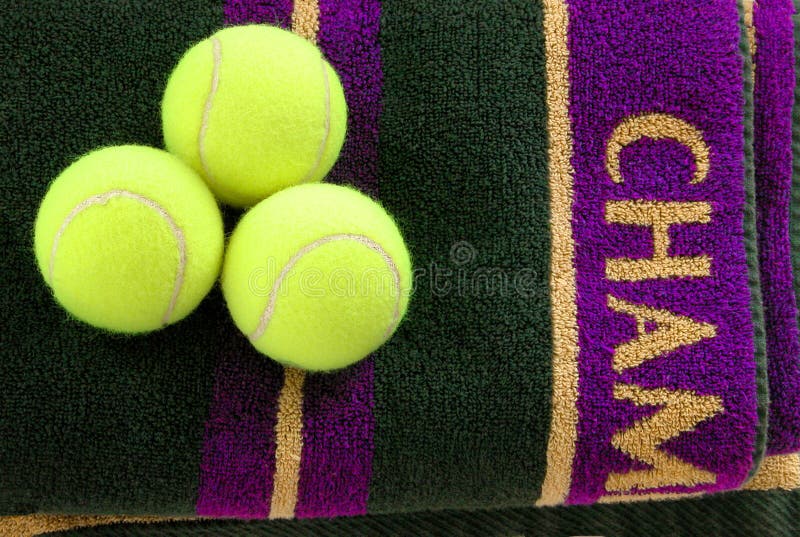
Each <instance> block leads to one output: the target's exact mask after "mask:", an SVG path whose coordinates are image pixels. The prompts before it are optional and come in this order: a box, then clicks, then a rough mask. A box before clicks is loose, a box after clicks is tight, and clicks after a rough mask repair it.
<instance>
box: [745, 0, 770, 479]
mask: <svg viewBox="0 0 800 537" xmlns="http://www.w3.org/2000/svg"><path fill="white" fill-rule="evenodd" d="M738 7H739V26H740V38H739V50H740V51H741V53H742V58H743V60H744V61H743V65H744V96H743V98H744V186H745V195H746V200H745V209H744V247H745V254H746V256H747V268H748V278H747V283H748V284H749V286H750V312H751V316H752V319H753V350H754V352H755V363H756V391H757V397H758V430H757V431H756V441H755V445H754V446H753V465H752V467H751V468H750V473H749V475H748V479H751V478H752V477H753V476H754V475H755V474H756V472H757V471H758V469H759V468H760V467H761V461H762V459H763V458H764V453H765V452H766V449H767V425H768V421H769V382H768V380H767V347H766V345H767V344H766V332H765V330H764V307H763V304H762V301H761V270H760V266H759V263H758V239H757V237H756V187H755V184H756V183H755V168H754V161H753V62H752V52H751V50H750V43H749V40H748V37H747V27H746V25H745V23H744V5H743V3H742V0H738Z"/></svg>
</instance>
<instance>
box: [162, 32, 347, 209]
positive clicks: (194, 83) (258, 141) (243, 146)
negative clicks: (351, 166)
mask: <svg viewBox="0 0 800 537" xmlns="http://www.w3.org/2000/svg"><path fill="white" fill-rule="evenodd" d="M161 113H162V114H161V115H162V122H163V128H164V141H165V143H166V147H167V149H168V150H169V151H170V152H172V153H174V154H175V155H178V156H179V157H181V158H182V159H183V160H184V161H186V162H187V163H188V164H190V165H191V166H192V168H194V169H195V170H197V172H198V173H200V174H201V175H202V176H203V178H204V179H205V180H206V182H207V183H208V185H209V187H210V188H211V190H212V191H213V192H214V194H216V195H217V197H218V198H219V199H220V200H222V201H223V202H225V203H228V204H230V205H234V206H237V207H249V206H251V205H255V204H256V203H258V202H259V201H261V200H262V199H264V198H266V197H267V196H269V195H271V194H273V193H275V192H277V191H278V190H281V189H283V188H286V187H288V186H292V185H295V184H299V183H310V182H317V181H320V180H321V179H322V178H323V177H325V175H326V174H327V173H328V171H329V170H330V169H331V167H332V166H333V164H334V162H335V161H336V158H337V156H338V155H339V150H340V149H341V147H342V143H343V142H344V136H345V129H346V125H347V106H346V105H345V99H344V91H343V90H342V85H341V83H340V81H339V77H338V76H337V75H336V72H335V71H334V70H333V68H332V67H331V66H330V65H329V64H328V62H327V61H326V60H325V58H324V57H323V56H322V54H321V52H320V50H319V49H318V48H317V47H315V46H314V45H312V44H311V43H309V42H308V41H306V40H305V39H303V38H301V37H299V36H297V35H295V34H293V33H291V32H288V31H286V30H282V29H280V28H276V27H274V26H267V25H247V26H234V27H230V28H226V29H224V30H221V31H219V32H217V33H215V34H214V35H212V36H211V37H209V38H208V39H206V40H205V41H201V42H200V43H198V44H197V45H195V46H194V47H192V48H191V49H189V51H188V52H186V54H185V55H184V56H183V58H182V59H181V60H180V62H179V63H178V65H177V67H176V68H175V69H174V71H173V72H172V75H171V76H170V79H169V82H168V83H167V88H166V91H165V92H164V99H163V101H162V107H161Z"/></svg>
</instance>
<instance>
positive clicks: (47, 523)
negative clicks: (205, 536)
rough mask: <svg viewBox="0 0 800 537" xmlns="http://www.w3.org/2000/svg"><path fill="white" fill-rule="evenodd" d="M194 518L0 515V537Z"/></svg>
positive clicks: (18, 536)
mask: <svg viewBox="0 0 800 537" xmlns="http://www.w3.org/2000/svg"><path fill="white" fill-rule="evenodd" d="M181 520H194V518H190V517H185V518H184V517H170V518H162V517H129V516H86V515H41V514H36V515H24V516H7V517H0V537H35V536H37V535H44V534H47V533H53V532H57V531H67V530H72V529H77V528H89V527H92V526H107V525H111V524H139V523H148V524H153V523H156V522H176V521H181Z"/></svg>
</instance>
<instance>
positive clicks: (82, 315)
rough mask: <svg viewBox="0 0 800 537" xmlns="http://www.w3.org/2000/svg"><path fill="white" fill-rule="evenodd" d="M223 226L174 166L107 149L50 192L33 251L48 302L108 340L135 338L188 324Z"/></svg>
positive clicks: (214, 268) (159, 155) (207, 281)
mask: <svg viewBox="0 0 800 537" xmlns="http://www.w3.org/2000/svg"><path fill="white" fill-rule="evenodd" d="M223 240H224V239H223V229H222V217H221V215H220V212H219V208H218V207H217V204H216V201H215V200H214V196H212V195H211V192H209V190H208V188H207V187H206V185H205V184H204V183H203V181H202V179H200V177H198V176H197V174H196V173H194V171H192V170H191V169H190V168H189V167H188V166H186V165H185V164H184V163H183V162H181V161H180V160H179V159H177V158H176V157H174V156H172V155H170V154H169V153H166V152H164V151H159V150H158V149H153V148H150V147H142V146H133V145H129V146H118V147H107V148H104V149H99V150H96V151H93V152H91V153H89V154H87V155H85V156H83V157H82V158H80V159H78V160H77V161H75V162H74V163H73V164H72V165H70V166H69V167H68V168H67V169H66V170H64V171H63V172H62V173H61V175H59V176H58V177H57V178H56V180H55V181H54V182H53V183H52V184H51V185H50V189H49V190H48V191H47V194H46V195H45V197H44V199H43V200H42V204H41V206H40V207H39V214H38V216H37V217H36V224H35V231H34V249H35V252H36V260H37V262H38V265H39V269H40V270H41V272H42V274H43V275H44V279H45V281H46V282H47V284H48V285H49V286H50V287H51V288H52V291H53V293H54V295H55V298H56V300H57V301H58V302H59V303H61V305H62V306H63V307H64V308H65V309H67V310H68V311H69V312H71V313H72V314H73V315H74V316H75V317H77V318H79V319H81V320H83V321H85V322H87V323H89V324H91V325H94V326H96V327H99V328H104V329H106V330H110V331H112V332H126V333H139V332H148V331H151V330H155V329H157V328H160V327H162V326H164V325H166V324H170V323H174V322H175V321H178V320H179V319H182V318H183V317H185V316H186V315H188V314H189V313H190V312H191V311H192V310H193V309H194V308H195V307H196V306H197V305H198V304H199V303H200V301H201V300H202V299H203V297H204V296H205V295H206V294H207V293H208V291H209V289H211V286H212V285H213V284H214V281H215V279H216V277H217V275H218V273H219V268H220V265H221V260H222V248H223Z"/></svg>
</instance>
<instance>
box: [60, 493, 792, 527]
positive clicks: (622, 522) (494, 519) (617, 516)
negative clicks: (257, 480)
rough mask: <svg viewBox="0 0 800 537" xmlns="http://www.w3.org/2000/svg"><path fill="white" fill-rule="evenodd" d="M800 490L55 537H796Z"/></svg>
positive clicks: (206, 524) (226, 523)
mask: <svg viewBox="0 0 800 537" xmlns="http://www.w3.org/2000/svg"><path fill="white" fill-rule="evenodd" d="M798 518H800V492H793V493H786V492H738V493H734V494H723V495H720V496H714V497H709V498H701V499H692V500H682V501H677V502H671V501H666V502H649V503H644V504H627V505H626V504H620V505H596V506H592V507H585V506H577V507H558V508H546V509H543V508H536V507H528V508H525V509H504V510H498V511H474V512H464V511H443V512H438V513H413V514H411V513H410V514H396V515H382V516H374V515H373V516H366V517H352V518H339V519H334V520H293V521H270V522H230V521H217V522H185V523H172V524H154V525H146V524H139V525H134V526H116V527H114V528H113V530H112V529H109V527H104V528H94V529H86V530H78V531H71V532H64V533H58V534H51V535H53V537H55V535H58V537H100V536H107V535H115V536H119V537H156V536H158V537H189V536H191V537H249V536H254V535H264V536H266V535H269V536H270V537H342V536H350V535H353V536H356V535H357V536H358V537H387V536H414V537H453V536H456V535H458V536H461V537H510V536H519V537H522V536H525V537H568V536H570V535H606V536H609V537H610V536H614V537H675V536H695V535H702V536H703V537H737V536H739V537H752V536H755V535H764V536H769V537H796V535H797V520H798Z"/></svg>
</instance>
